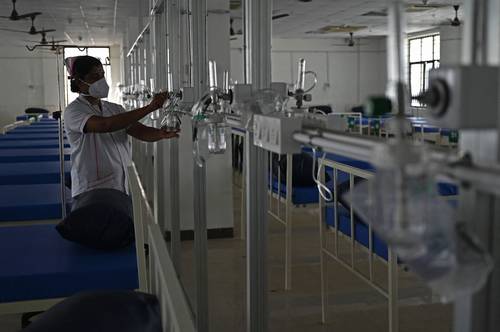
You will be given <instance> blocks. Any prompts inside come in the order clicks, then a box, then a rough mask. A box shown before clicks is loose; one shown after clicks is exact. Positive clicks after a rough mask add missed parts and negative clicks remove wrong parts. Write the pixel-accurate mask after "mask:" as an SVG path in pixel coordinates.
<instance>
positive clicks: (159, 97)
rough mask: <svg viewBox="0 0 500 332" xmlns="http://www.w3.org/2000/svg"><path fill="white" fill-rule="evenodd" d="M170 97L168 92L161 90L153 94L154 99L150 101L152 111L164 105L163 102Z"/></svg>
mask: <svg viewBox="0 0 500 332" xmlns="http://www.w3.org/2000/svg"><path fill="white" fill-rule="evenodd" d="M167 99H168V92H160V93H157V94H155V95H154V96H153V100H152V101H151V102H150V103H149V105H148V108H149V109H150V111H151V112H153V111H156V110H157V109H159V108H161V107H163V104H165V102H166V101H167Z"/></svg>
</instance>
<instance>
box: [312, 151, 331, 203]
mask: <svg viewBox="0 0 500 332" xmlns="http://www.w3.org/2000/svg"><path fill="white" fill-rule="evenodd" d="M312 150H313V167H312V176H313V181H314V183H316V186H317V188H318V191H319V194H320V195H321V197H323V199H324V200H325V201H327V202H331V201H333V193H332V191H331V190H330V188H328V186H327V185H325V184H324V183H322V182H321V181H320V180H319V177H320V175H321V170H322V169H323V164H324V162H325V158H326V153H325V152H323V156H322V157H321V159H320V160H319V161H318V171H317V172H315V168H316V148H315V147H313V148H312Z"/></svg>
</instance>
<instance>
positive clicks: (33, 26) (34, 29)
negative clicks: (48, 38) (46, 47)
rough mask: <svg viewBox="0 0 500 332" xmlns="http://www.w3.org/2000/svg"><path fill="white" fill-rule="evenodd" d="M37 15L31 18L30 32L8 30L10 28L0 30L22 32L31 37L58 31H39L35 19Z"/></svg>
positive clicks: (14, 30)
mask: <svg viewBox="0 0 500 332" xmlns="http://www.w3.org/2000/svg"><path fill="white" fill-rule="evenodd" d="M36 16H37V15H32V16H31V17H30V18H31V28H30V29H29V30H28V31H25V30H16V29H8V28H0V30H3V31H11V32H21V33H27V34H30V35H36V34H39V33H40V34H41V33H44V32H45V33H47V32H54V31H56V30H55V29H47V30H45V29H42V30H37V29H36V28H35V18H36Z"/></svg>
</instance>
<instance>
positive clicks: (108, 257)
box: [0, 172, 175, 314]
mask: <svg viewBox="0 0 500 332" xmlns="http://www.w3.org/2000/svg"><path fill="white" fill-rule="evenodd" d="M132 175H136V173H135V172H134V173H132ZM135 181H136V182H137V181H138V180H136V179H135ZM0 187H1V186H0ZM3 187H4V188H0V189H1V190H0V194H1V193H4V192H6V190H5V189H7V188H5V187H9V188H8V189H9V190H8V192H10V195H9V197H6V196H2V197H0V204H1V205H0V211H1V212H0V215H1V216H2V217H3V216H4V213H3V212H4V210H3V209H4V207H6V206H9V207H7V208H8V209H10V210H8V211H7V212H9V216H11V217H15V218H17V219H22V218H29V217H30V216H31V215H34V216H36V217H39V218H45V219H48V218H51V217H52V213H55V212H56V211H55V210H50V209H49V208H48V207H49V206H48V205H47V206H45V207H44V208H43V209H40V208H39V207H38V206H37V204H40V202H42V203H47V204H50V203H52V201H53V200H55V199H57V198H58V193H59V191H58V190H59V186H58V185H43V186H40V188H42V187H43V188H44V196H45V197H46V198H44V199H43V200H40V198H39V196H38V194H40V192H38V191H37V189H36V185H23V186H17V188H16V186H3ZM52 187H54V188H52ZM136 188H137V185H134V180H132V179H131V190H132V193H135V192H137V189H136ZM16 189H17V190H16ZM47 189H51V190H49V191H47ZM21 192H22V193H23V195H24V198H23V197H19V195H20V193H21ZM17 193H19V194H17ZM25 195H28V197H26V196H25ZM29 195H33V196H32V197H31V196H29ZM134 201H136V199H134ZM136 210H137V211H134V225H135V229H136V233H138V234H139V236H137V238H136V246H131V247H128V248H125V249H121V250H115V251H100V250H95V249H90V248H86V247H82V246H81V245H79V244H76V243H73V242H70V241H67V240H65V239H63V238H62V237H61V236H60V235H59V233H58V232H57V231H56V229H55V227H54V225H45V224H43V225H28V226H20V227H13V226H11V227H0V265H1V266H2V267H3V268H2V269H1V270H0V314H9V313H20V312H37V311H44V310H46V309H48V308H49V307H50V306H52V305H53V304H55V303H57V302H59V301H61V300H62V299H64V298H65V297H68V296H71V295H73V294H75V293H77V292H80V291H86V290H113V289H132V290H133V289H140V290H143V291H145V290H146V279H147V277H146V274H145V273H146V268H145V266H146V259H145V256H144V255H145V253H144V232H143V229H144V226H143V225H142V222H143V218H142V217H136V215H138V214H139V215H140V214H141V212H140V211H141V210H142V208H141V205H140V204H139V207H137V209H136ZM58 212H60V209H59V210H58ZM4 219H5V218H4ZM153 231H155V232H156V230H153ZM157 234H160V232H158V233H157ZM148 236H151V237H155V236H156V240H158V238H157V235H154V234H148ZM160 237H161V235H160ZM150 242H152V243H153V242H154V240H152V241H150ZM164 249H165V248H164V247H161V243H160V244H157V243H156V242H155V245H153V246H152V250H151V252H152V260H151V261H150V262H151V269H152V270H151V271H155V272H156V273H159V274H160V277H158V280H157V281H155V282H154V283H151V285H152V287H153V288H152V289H153V290H154V291H157V292H158V294H159V295H162V294H164V293H165V292H166V291H165V287H166V286H165V278H164V266H163V264H164V262H163V261H161V262H159V258H158V257H157V256H158V255H159V253H160V252H161V251H162V250H164ZM16 252H18V253H22V255H23V257H22V259H19V256H17V255H13V254H12V253H16ZM161 255H162V256H161V259H162V260H163V259H164V258H165V256H164V255H165V253H164V252H162V253H161ZM155 257H156V258H155ZM159 270H161V271H159ZM168 287H171V286H168ZM161 303H162V305H163V304H164V303H165V301H164V300H162V301H161ZM174 310H175V308H174Z"/></svg>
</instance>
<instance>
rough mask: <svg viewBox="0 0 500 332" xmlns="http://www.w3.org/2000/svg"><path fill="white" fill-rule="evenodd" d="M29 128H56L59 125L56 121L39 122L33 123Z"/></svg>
mask: <svg viewBox="0 0 500 332" xmlns="http://www.w3.org/2000/svg"><path fill="white" fill-rule="evenodd" d="M30 126H32V127H35V126H41V127H45V126H47V127H58V126H59V124H58V122H57V121H56V120H52V121H41V122H33V123H32V124H31V125H30Z"/></svg>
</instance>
